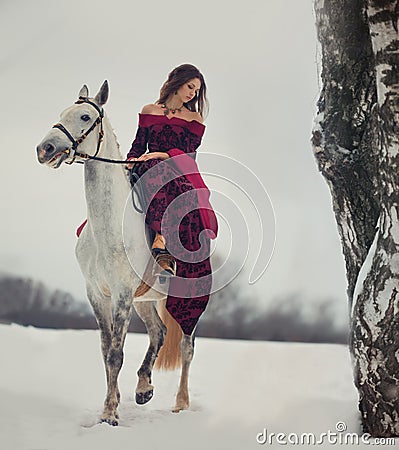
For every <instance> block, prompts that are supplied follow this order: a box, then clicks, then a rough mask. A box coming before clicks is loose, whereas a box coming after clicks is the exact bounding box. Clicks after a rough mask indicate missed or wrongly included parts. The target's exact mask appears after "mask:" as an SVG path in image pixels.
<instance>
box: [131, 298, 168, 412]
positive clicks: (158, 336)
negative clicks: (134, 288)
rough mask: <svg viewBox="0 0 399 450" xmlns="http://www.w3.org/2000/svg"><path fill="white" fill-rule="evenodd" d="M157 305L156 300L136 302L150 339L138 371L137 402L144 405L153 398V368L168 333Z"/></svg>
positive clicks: (135, 305) (135, 304) (136, 307)
mask: <svg viewBox="0 0 399 450" xmlns="http://www.w3.org/2000/svg"><path fill="white" fill-rule="evenodd" d="M155 305H156V303H155V302H146V301H143V302H134V307H135V309H136V311H137V314H138V316H139V317H140V318H141V320H142V321H143V322H144V324H145V326H146V329H147V333H148V337H149V339H150V344H149V347H148V350H147V353H146V355H145V357H144V361H143V363H142V365H141V367H140V369H139V370H138V372H137V375H138V377H139V379H138V383H137V387H136V403H137V404H139V405H144V404H145V403H147V402H149V401H150V400H151V399H152V396H153V393H154V386H152V384H151V374H152V369H153V367H154V363H155V360H156V358H157V356H158V353H159V350H160V349H161V347H162V344H163V341H164V338H165V334H166V327H165V325H164V324H163V322H162V320H161V318H160V317H159V315H158V311H157V309H156V306H155Z"/></svg>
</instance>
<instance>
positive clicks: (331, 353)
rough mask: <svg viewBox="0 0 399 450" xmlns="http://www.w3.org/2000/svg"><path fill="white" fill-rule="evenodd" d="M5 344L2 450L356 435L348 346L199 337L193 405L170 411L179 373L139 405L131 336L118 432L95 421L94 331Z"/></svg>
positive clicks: (0, 353) (6, 333)
mask: <svg viewBox="0 0 399 450" xmlns="http://www.w3.org/2000/svg"><path fill="white" fill-rule="evenodd" d="M0 342H1V345H0V361H1V370H0V448H1V450H91V449H96V450H103V449H104V450H105V449H107V450H109V449H112V450H114V449H124V448H126V449H128V448H129V449H130V448H131V449H154V450H158V449H174V450H179V449H182V450H183V449H185V450H197V449H198V450H199V449H201V450H203V449H208V450H224V449H226V450H227V449H229V450H235V449H237V450H247V449H249V450H250V449H255V448H262V447H263V448H266V447H269V448H284V447H287V445H279V444H277V443H276V442H275V441H273V442H274V444H273V445H269V444H265V445H260V444H259V443H257V441H256V436H257V435H258V434H259V433H261V432H263V430H264V429H265V428H266V429H267V432H268V435H270V433H279V432H283V433H286V435H288V434H290V433H298V434H300V433H304V432H308V433H315V434H316V437H317V436H319V435H320V434H321V433H323V432H325V433H327V432H328V431H329V430H331V431H332V432H335V431H336V430H335V426H336V424H337V423H338V422H344V423H345V424H346V426H347V431H348V432H358V431H359V419H358V414H357V394H356V391H355V388H354V387H353V384H352V373H351V366H350V358H349V354H348V349H347V347H345V346H342V345H326V344H300V343H290V344H287V343H275V342H248V341H222V340H213V339H204V338H198V339H197V341H196V351H195V357H194V361H193V364H192V370H191V376H190V393H191V400H192V405H191V407H190V409H189V410H188V411H185V412H182V413H180V414H173V413H171V412H170V409H171V407H172V406H173V404H174V396H175V393H176V388H177V383H178V379H179V372H178V371H176V372H172V373H165V372H155V374H154V377H153V381H154V385H155V395H154V398H153V399H152V400H151V401H150V402H149V403H148V404H147V405H144V406H138V405H136V404H135V402H134V388H135V384H136V371H137V369H138V367H139V366H140V363H141V360H142V358H143V356H144V352H145V350H146V347H147V336H145V335H137V334H130V335H128V338H127V341H126V346H125V363H124V366H123V369H122V372H121V376H120V388H121V393H122V402H121V405H120V407H119V413H120V426H119V427H116V428H114V427H110V426H108V425H106V424H97V420H98V417H99V415H100V413H101V407H102V402H103V400H104V394H105V380H104V369H103V365H102V360H101V356H100V345H99V336H98V333H97V332H96V331H54V330H39V329H35V328H24V327H20V326H17V325H10V326H8V325H0ZM398 443H399V442H398V441H396V444H395V446H397V445H398ZM395 446H393V447H391V448H394V447H395ZM313 447H314V446H313ZM318 447H320V446H318ZM324 447H326V444H324V445H323V448H324ZM334 447H336V446H332V448H334ZM356 447H357V448H369V446H367V445H365V444H361V445H359V446H356Z"/></svg>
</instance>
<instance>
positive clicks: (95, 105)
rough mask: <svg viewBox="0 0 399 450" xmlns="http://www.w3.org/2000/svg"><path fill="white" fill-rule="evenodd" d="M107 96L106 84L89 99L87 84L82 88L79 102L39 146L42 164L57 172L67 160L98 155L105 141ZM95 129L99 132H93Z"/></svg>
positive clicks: (69, 109) (66, 111)
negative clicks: (104, 125) (103, 133)
mask: <svg viewBox="0 0 399 450" xmlns="http://www.w3.org/2000/svg"><path fill="white" fill-rule="evenodd" d="M108 93H109V88H108V82H107V81H104V83H103V85H102V86H101V88H100V90H99V91H98V93H97V95H96V96H95V97H94V98H90V97H89V90H88V88H87V86H86V85H84V86H83V87H82V89H81V90H80V92H79V98H78V100H77V101H76V103H75V104H74V105H72V106H70V107H69V108H67V109H66V110H65V111H63V112H62V113H61V117H60V121H59V122H58V123H57V124H56V125H54V126H53V128H52V129H51V130H50V131H49V132H48V133H47V134H46V136H45V137H44V139H43V140H42V141H41V142H40V144H39V145H38V146H37V148H36V151H37V158H38V160H39V162H40V163H41V164H45V165H47V166H49V167H51V168H53V169H58V167H60V165H61V164H62V163H63V162H64V161H65V162H69V163H72V162H73V161H74V160H75V158H79V157H80V156H79V155H90V156H93V155H94V154H97V153H98V150H99V146H100V143H101V140H102V119H103V114H104V113H103V109H102V107H103V105H104V104H105V103H106V102H107V99H108ZM96 129H98V130H99V131H98V133H92V131H94V130H96ZM96 135H97V136H96ZM96 140H97V142H96ZM78 147H79V152H78V153H77V150H76V149H77V148H78ZM76 153H77V156H76V155H75V154H76Z"/></svg>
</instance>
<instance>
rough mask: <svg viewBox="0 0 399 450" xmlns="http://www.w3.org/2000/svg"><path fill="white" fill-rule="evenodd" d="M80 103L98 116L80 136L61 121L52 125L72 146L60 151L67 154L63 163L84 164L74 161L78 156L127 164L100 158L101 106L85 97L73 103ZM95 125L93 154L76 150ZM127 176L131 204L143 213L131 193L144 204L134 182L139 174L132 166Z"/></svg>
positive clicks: (139, 189)
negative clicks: (97, 128)
mask: <svg viewBox="0 0 399 450" xmlns="http://www.w3.org/2000/svg"><path fill="white" fill-rule="evenodd" d="M81 103H88V104H89V105H91V106H93V108H94V109H95V110H96V111H97V112H98V117H97V119H96V120H95V121H94V122H93V124H92V125H91V127H90V128H89V129H88V130H87V131H85V132H84V133H83V134H82V135H81V136H80V137H78V138H77V139H75V138H74V137H73V136H72V134H71V133H70V132H69V131H68V130H67V129H66V128H65V127H64V125H62V124H61V123H56V124H55V125H53V128H57V129H58V130H60V131H62V132H63V133H64V134H65V136H66V137H67V138H68V139H69V140H70V141H71V143H72V146H71V147H70V148H67V149H66V150H64V151H63V152H62V153H66V154H67V155H68V158H67V159H66V160H65V163H66V164H73V163H74V162H76V163H79V164H84V162H83V161H75V159H76V157H79V158H82V159H83V160H86V161H87V160H95V161H101V162H107V163H113V164H128V163H129V161H126V160H123V161H120V160H116V159H108V158H100V157H98V156H97V155H98V152H99V151H100V147H101V143H102V141H103V138H104V127H103V118H104V110H103V109H102V108H99V107H98V106H97V105H96V104H95V103H94V102H92V101H91V100H89V99H88V98H87V97H79V100H78V101H76V102H75V104H78V105H79V104H81ZM97 125H100V128H99V130H98V139H97V149H96V152H95V154H94V156H91V155H88V154H87V153H81V152H78V151H76V149H77V148H78V146H79V145H80V144H81V143H82V142H83V141H84V140H85V139H86V138H87V136H88V135H89V134H90V133H91V132H92V131H93V130H95V129H96V127H97ZM137 162H143V161H135V164H136V163H137ZM129 176H130V179H131V184H132V200H133V206H134V208H135V209H136V211H138V212H139V213H143V212H144V210H143V209H142V208H140V207H139V206H138V205H137V204H136V202H135V198H134V195H133V192H136V194H137V196H138V198H139V201H140V203H141V205H143V204H144V201H143V200H144V193H143V187H142V186H141V184H140V183H138V186H139V187H138V188H137V186H136V182H137V181H138V179H139V176H138V175H137V173H135V172H134V168H133V170H129Z"/></svg>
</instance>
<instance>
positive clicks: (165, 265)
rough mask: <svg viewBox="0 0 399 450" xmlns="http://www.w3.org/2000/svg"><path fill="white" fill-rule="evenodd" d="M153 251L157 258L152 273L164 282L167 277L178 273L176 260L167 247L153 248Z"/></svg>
mask: <svg viewBox="0 0 399 450" xmlns="http://www.w3.org/2000/svg"><path fill="white" fill-rule="evenodd" d="M151 252H152V256H153V257H154V259H155V262H154V267H153V271H152V274H153V275H155V276H158V277H159V282H160V283H161V284H164V283H165V282H166V278H167V277H173V276H175V275H176V260H175V258H174V257H173V256H172V255H171V254H170V253H169V252H168V251H167V250H166V249H165V248H153V249H152V250H151Z"/></svg>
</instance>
